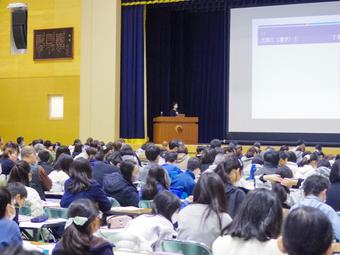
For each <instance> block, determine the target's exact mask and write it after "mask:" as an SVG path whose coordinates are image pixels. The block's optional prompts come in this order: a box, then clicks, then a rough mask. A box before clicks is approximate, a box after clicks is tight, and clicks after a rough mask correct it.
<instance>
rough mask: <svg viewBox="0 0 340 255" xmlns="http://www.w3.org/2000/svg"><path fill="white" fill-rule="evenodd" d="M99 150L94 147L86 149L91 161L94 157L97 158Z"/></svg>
mask: <svg viewBox="0 0 340 255" xmlns="http://www.w3.org/2000/svg"><path fill="white" fill-rule="evenodd" d="M97 152H98V150H97V149H96V148H94V147H88V148H87V149H86V154H87V155H88V156H89V160H91V159H94V157H95V156H96V154H97Z"/></svg>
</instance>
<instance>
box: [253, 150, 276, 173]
mask: <svg viewBox="0 0 340 255" xmlns="http://www.w3.org/2000/svg"><path fill="white" fill-rule="evenodd" d="M263 160H264V162H263V166H262V167H261V168H260V169H258V170H257V171H256V172H255V175H263V174H275V172H276V170H277V167H278V164H279V160H280V156H279V153H278V152H277V151H275V150H273V149H269V150H267V151H266V152H265V153H264V155H263Z"/></svg>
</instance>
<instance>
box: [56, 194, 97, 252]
mask: <svg viewBox="0 0 340 255" xmlns="http://www.w3.org/2000/svg"><path fill="white" fill-rule="evenodd" d="M67 214H68V218H74V217H76V216H78V217H85V218H87V219H88V220H87V222H86V223H85V224H84V225H83V226H78V225H76V224H74V223H72V224H71V225H70V226H69V227H67V228H66V229H65V232H64V234H63V237H62V239H61V241H60V251H61V254H63V255H89V254H90V252H89V251H90V248H91V243H92V242H91V241H92V229H91V227H90V225H91V223H92V222H93V221H94V220H95V219H96V218H97V217H98V214H99V211H98V208H97V207H96V206H95V204H94V203H93V202H91V201H90V200H89V199H78V200H75V201H74V202H72V204H71V205H70V207H69V208H68V213H67Z"/></svg>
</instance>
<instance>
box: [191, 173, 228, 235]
mask: <svg viewBox="0 0 340 255" xmlns="http://www.w3.org/2000/svg"><path fill="white" fill-rule="evenodd" d="M193 195H194V203H196V204H205V205H208V208H207V210H206V211H205V212H204V214H205V217H202V221H203V220H206V219H208V217H209V216H210V215H211V214H212V213H215V214H216V216H217V218H218V222H219V227H220V230H222V219H221V213H227V202H226V201H227V200H226V196H225V190H224V185H223V182H222V180H221V178H220V177H219V176H218V175H217V174H215V173H214V172H206V173H204V174H203V175H202V176H201V177H200V178H199V180H198V182H197V184H196V186H195V189H194V193H193Z"/></svg>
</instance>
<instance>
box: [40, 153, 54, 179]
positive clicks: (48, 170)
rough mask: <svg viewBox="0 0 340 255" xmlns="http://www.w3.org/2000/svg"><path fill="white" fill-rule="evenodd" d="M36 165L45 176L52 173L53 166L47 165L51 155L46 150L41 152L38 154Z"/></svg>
mask: <svg viewBox="0 0 340 255" xmlns="http://www.w3.org/2000/svg"><path fill="white" fill-rule="evenodd" d="M38 158H39V161H38V165H39V166H41V167H42V168H43V169H44V170H45V172H46V173H47V174H50V173H51V172H52V171H53V166H52V165H51V164H50V163H49V160H50V158H51V154H50V152H49V151H48V150H42V151H40V152H39V153H38Z"/></svg>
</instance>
